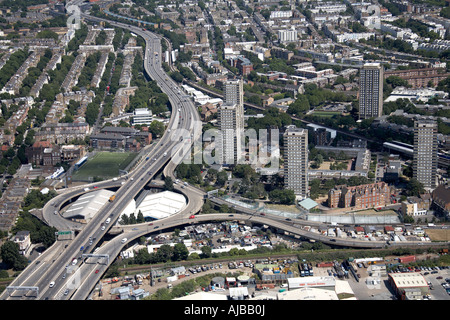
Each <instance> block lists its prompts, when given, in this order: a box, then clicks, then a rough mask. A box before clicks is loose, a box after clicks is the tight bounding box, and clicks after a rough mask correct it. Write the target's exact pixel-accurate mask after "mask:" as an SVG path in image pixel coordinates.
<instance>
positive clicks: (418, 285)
mask: <svg viewBox="0 0 450 320" xmlns="http://www.w3.org/2000/svg"><path fill="white" fill-rule="evenodd" d="M388 281H389V283H390V285H391V286H392V288H393V289H394V290H395V292H396V293H397V296H398V297H399V298H400V299H401V300H422V297H423V296H424V295H427V294H429V292H430V288H429V286H428V283H427V281H426V280H425V278H424V276H423V275H421V274H420V273H418V272H402V273H389V275H388Z"/></svg>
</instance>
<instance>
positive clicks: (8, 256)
mask: <svg viewBox="0 0 450 320" xmlns="http://www.w3.org/2000/svg"><path fill="white" fill-rule="evenodd" d="M0 251H1V254H0V257H1V258H2V261H3V263H4V264H5V265H6V266H7V268H8V269H10V268H13V269H14V270H23V269H25V267H26V265H27V259H26V258H25V257H24V256H22V255H21V254H20V253H19V245H18V244H17V243H15V242H13V241H6V242H5V243H4V244H3V245H2V247H1V248H0Z"/></svg>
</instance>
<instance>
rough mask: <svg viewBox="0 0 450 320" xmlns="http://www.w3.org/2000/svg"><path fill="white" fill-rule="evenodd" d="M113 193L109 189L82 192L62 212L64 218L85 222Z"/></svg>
mask: <svg viewBox="0 0 450 320" xmlns="http://www.w3.org/2000/svg"><path fill="white" fill-rule="evenodd" d="M113 194H114V192H113V191H109V190H104V189H100V190H96V191H92V192H88V193H85V194H83V195H82V196H81V197H80V198H78V199H77V200H76V201H75V202H73V203H72V204H70V205H69V206H68V207H67V209H66V210H65V211H64V212H63V213H62V216H63V217H64V218H66V219H72V220H76V221H80V222H83V221H84V222H86V221H88V220H90V219H92V217H93V216H94V215H95V214H96V213H97V212H98V211H99V210H100V208H101V207H103V205H105V203H107V202H108V201H109V198H110V197H111V196H112V195H113Z"/></svg>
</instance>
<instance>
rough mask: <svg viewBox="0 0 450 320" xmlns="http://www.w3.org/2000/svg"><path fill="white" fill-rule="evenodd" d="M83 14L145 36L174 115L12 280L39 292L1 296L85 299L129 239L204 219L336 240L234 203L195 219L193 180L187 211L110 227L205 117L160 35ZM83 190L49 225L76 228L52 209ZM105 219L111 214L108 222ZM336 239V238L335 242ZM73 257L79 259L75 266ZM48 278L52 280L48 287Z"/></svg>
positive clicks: (169, 165) (147, 58) (183, 148)
mask: <svg viewBox="0 0 450 320" xmlns="http://www.w3.org/2000/svg"><path fill="white" fill-rule="evenodd" d="M78 2H80V1H78ZM82 18H84V19H89V20H92V21H97V22H100V21H108V23H109V24H111V25H113V26H115V27H121V28H126V29H128V30H130V31H132V32H133V33H135V34H137V35H139V36H142V37H143V38H144V40H145V42H146V48H145V55H144V69H145V72H146V74H147V75H148V76H149V77H150V78H151V79H153V80H154V81H156V82H157V84H158V86H159V87H160V88H161V90H162V91H163V92H164V93H166V94H167V95H168V97H169V101H170V103H171V106H172V116H171V119H170V121H169V124H168V127H167V129H166V132H165V134H164V135H163V137H162V138H161V139H160V140H159V141H158V142H157V145H155V146H154V147H152V148H149V151H148V154H147V157H146V158H148V160H143V161H141V162H140V163H139V164H138V165H137V166H136V167H135V169H134V170H133V171H132V172H131V173H129V174H128V175H127V176H126V177H122V178H120V179H119V180H117V181H106V182H101V183H96V185H97V186H98V187H99V188H105V187H108V188H112V187H117V188H118V190H117V192H116V193H115V196H116V198H115V200H114V201H112V202H108V203H106V204H105V205H104V207H103V208H101V210H100V211H99V212H98V213H97V214H96V215H95V216H94V217H93V218H92V220H91V221H89V223H87V224H85V225H83V227H82V228H80V229H79V234H78V235H77V236H76V237H75V238H74V239H73V240H62V241H57V242H56V243H55V244H54V245H53V246H52V247H51V248H49V249H47V250H46V251H45V252H44V253H43V254H42V255H41V256H40V257H39V259H38V260H37V261H36V262H33V263H32V264H30V265H29V267H27V268H26V269H25V270H24V271H23V272H22V273H21V274H20V275H19V276H18V277H17V278H16V280H15V281H14V282H13V283H12V284H11V286H15V287H34V288H39V294H38V295H36V294H35V292H34V291H25V294H23V293H22V291H10V290H7V291H5V292H4V293H3V295H2V296H1V299H58V300H60V299H73V300H84V299H86V298H87V297H88V296H89V293H90V292H91V291H92V289H93V288H94V286H95V284H96V283H98V281H99V280H100V278H101V276H102V274H103V273H104V272H105V271H106V270H107V268H108V267H109V264H110V263H111V262H112V261H113V260H114V259H115V257H117V256H118V255H119V253H120V251H121V250H122V249H123V247H124V246H126V245H127V244H128V243H130V242H131V241H133V240H134V239H136V238H138V237H140V236H143V235H146V234H149V233H151V232H159V231H160V230H163V229H168V228H173V227H177V226H180V225H186V224H190V223H197V222H202V221H214V220H218V221H220V220H240V221H246V222H254V223H258V224H266V225H270V226H272V227H274V228H278V229H281V230H285V231H287V232H290V233H292V234H294V235H299V236H305V237H309V238H311V239H315V240H318V241H323V242H325V243H331V244H333V243H332V242H330V241H331V240H330V238H329V237H324V236H321V235H318V234H317V235H316V234H313V233H311V232H309V233H308V232H306V231H303V230H302V229H301V228H299V225H298V224H296V223H295V222H291V223H287V222H286V221H285V220H284V219H282V218H279V217H263V216H260V215H259V214H257V213H255V212H254V211H253V210H249V209H246V208H236V209H237V210H239V211H241V212H242V213H240V214H217V215H212V214H208V215H196V216H195V218H194V219H191V218H190V216H191V214H193V213H196V212H198V211H199V210H200V209H201V206H202V204H203V197H204V195H205V193H204V192H203V191H201V190H198V189H196V188H194V187H192V186H189V185H187V186H185V185H183V186H179V185H176V186H175V188H176V190H177V191H179V192H181V193H183V194H184V195H185V196H186V198H187V199H188V208H187V210H183V212H182V213H181V214H177V215H174V216H171V217H168V218H165V219H161V220H158V221H155V222H153V223H151V224H150V223H145V224H140V225H136V226H132V227H122V228H117V227H114V228H111V227H112V226H113V225H114V224H115V222H116V221H117V220H118V219H119V218H120V215H121V214H122V212H123V210H124V209H125V208H126V207H127V205H128V203H129V201H131V199H133V198H134V197H136V195H137V194H138V193H139V192H140V191H141V190H142V189H143V188H144V187H145V186H146V185H147V184H148V183H149V182H150V181H152V179H153V178H154V177H155V175H156V173H157V172H160V171H161V169H163V168H164V174H165V175H166V176H171V177H173V171H174V169H175V167H176V165H177V164H179V163H180V161H181V160H182V159H183V158H184V156H185V155H190V151H191V146H192V144H193V143H194V141H197V140H198V139H199V138H200V136H201V133H202V130H201V121H200V119H199V114H198V112H197V110H196V108H195V105H194V104H193V102H192V100H190V99H189V98H187V97H186V96H185V95H184V94H183V93H182V91H181V90H180V88H179V87H178V85H177V84H176V83H175V82H174V81H173V80H172V79H171V78H170V77H168V76H167V75H166V73H165V72H164V71H163V70H162V68H161V46H160V45H161V38H160V37H159V36H157V35H155V34H153V33H151V32H149V31H146V30H143V29H142V28H138V27H135V26H132V25H127V24H124V23H120V22H114V21H109V20H105V19H101V18H96V17H92V16H89V15H86V14H83V13H82ZM83 193H85V191H84V189H83V188H79V189H75V190H71V191H68V192H66V193H64V194H63V195H61V196H60V197H58V198H57V199H55V200H54V201H53V200H52V202H50V203H49V204H47V205H46V209H45V210H44V212H46V213H44V217H46V218H47V219H49V220H50V222H49V224H51V225H53V222H54V221H56V220H59V221H60V222H61V225H59V229H60V230H64V229H66V230H67V228H75V226H73V225H72V226H70V225H67V224H66V223H65V222H62V221H63V219H61V217H60V216H59V215H58V214H57V215H54V214H52V212H54V211H56V210H59V208H61V206H62V205H63V204H64V201H63V200H59V199H60V198H62V199H70V197H74V196H77V195H81V194H83ZM212 200H213V201H214V202H215V203H218V204H220V203H222V202H223V203H225V202H224V201H223V200H220V199H217V198H215V199H212ZM48 212H50V214H49V213H48ZM107 219H110V220H108V221H109V222H108V223H107V221H106V220H107ZM103 226H104V228H103ZM78 228H79V225H78ZM116 229H119V230H118V232H122V233H121V234H120V235H119V236H116V237H114V238H113V239H111V240H110V241H108V242H107V243H105V244H104V245H102V246H101V247H99V248H98V249H96V250H95V254H96V255H101V256H96V257H89V258H86V259H82V254H91V253H92V251H93V249H94V248H95V247H96V245H97V244H98V243H99V241H100V240H101V239H102V238H103V237H104V236H105V235H106V234H107V233H108V232H110V231H113V230H115V231H117V230H116ZM340 241H344V240H340ZM347 242H348V243H347ZM347 242H346V243H342V244H341V243H339V244H341V245H344V246H345V245H347V246H354V247H375V248H378V247H383V246H385V245H386V242H384V241H382V242H380V243H374V242H368V241H360V242H358V241H356V240H351V241H347ZM334 244H338V243H336V242H334ZM75 258H76V263H74V265H72V263H73V261H74V259H75ZM50 283H52V284H53V285H52V286H49V284H50Z"/></svg>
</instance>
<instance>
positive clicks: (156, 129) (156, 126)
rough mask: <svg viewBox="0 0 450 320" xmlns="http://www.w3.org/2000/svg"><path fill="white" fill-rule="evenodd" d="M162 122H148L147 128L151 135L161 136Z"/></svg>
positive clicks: (162, 132)
mask: <svg viewBox="0 0 450 320" xmlns="http://www.w3.org/2000/svg"><path fill="white" fill-rule="evenodd" d="M164 129H165V128H164V124H163V123H162V122H160V121H157V120H155V121H153V122H152V123H150V126H149V130H150V132H151V134H152V135H153V137H161V136H162V135H163V134H164Z"/></svg>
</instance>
